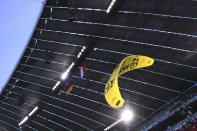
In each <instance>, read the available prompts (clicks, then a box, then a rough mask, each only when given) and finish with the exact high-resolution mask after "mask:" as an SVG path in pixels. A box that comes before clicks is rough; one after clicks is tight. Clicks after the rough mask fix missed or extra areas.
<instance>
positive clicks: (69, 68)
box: [61, 62, 75, 80]
mask: <svg viewBox="0 0 197 131" xmlns="http://www.w3.org/2000/svg"><path fill="white" fill-rule="evenodd" d="M74 65H75V63H74V62H72V64H71V65H70V66H69V67H68V69H67V70H66V71H65V72H64V73H63V74H62V76H61V78H62V80H64V79H66V77H67V76H68V73H69V72H70V70H71V69H72V68H73V66H74Z"/></svg>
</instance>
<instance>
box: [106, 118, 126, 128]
mask: <svg viewBox="0 0 197 131" xmlns="http://www.w3.org/2000/svg"><path fill="white" fill-rule="evenodd" d="M121 121H122V119H119V120H117V121H116V122H114V123H113V124H111V125H110V126H108V127H107V128H105V129H104V131H107V130H109V129H111V128H112V127H114V126H115V125H117V124H118V123H120V122H121Z"/></svg>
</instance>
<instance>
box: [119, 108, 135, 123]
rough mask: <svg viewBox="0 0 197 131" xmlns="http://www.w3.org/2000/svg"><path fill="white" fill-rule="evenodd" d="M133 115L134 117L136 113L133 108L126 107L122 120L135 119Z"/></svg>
mask: <svg viewBox="0 0 197 131" xmlns="http://www.w3.org/2000/svg"><path fill="white" fill-rule="evenodd" d="M133 117H134V113H133V111H132V110H129V109H125V110H124V111H123V112H122V114H121V120H123V121H125V122H129V121H130V120H132V119H133Z"/></svg>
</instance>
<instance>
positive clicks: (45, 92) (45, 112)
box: [0, 0, 197, 131]
mask: <svg viewBox="0 0 197 131" xmlns="http://www.w3.org/2000/svg"><path fill="white" fill-rule="evenodd" d="M110 2H111V1H106V0H94V1H93V0H83V1H79V0H72V1H71V0H70V1H63V0H62V1H61V0H49V1H47V2H46V5H45V7H44V10H43V13H42V15H41V17H40V20H39V22H38V24H37V27H36V29H35V32H34V34H33V36H32V39H31V41H30V42H29V45H28V47H27V49H26V51H25V53H24V55H23V57H22V58H21V61H20V63H19V64H18V67H17V68H16V70H15V72H14V74H13V76H12V77H11V78H10V81H9V83H8V84H7V86H6V88H5V89H4V92H3V96H4V98H3V99H2V100H1V105H0V116H1V117H0V123H1V124H0V128H2V129H8V130H11V129H12V130H13V129H15V130H16V129H17V130H19V126H18V124H19V123H20V121H21V120H22V119H23V118H24V117H25V116H27V115H28V114H29V113H30V112H31V111H32V110H33V109H34V108H35V107H36V106H38V107H39V108H41V110H40V111H39V113H38V114H36V115H35V116H34V117H32V118H31V120H29V121H28V123H27V126H25V127H23V128H24V129H28V130H34V129H35V130H38V129H39V130H46V129H48V130H77V129H80V130H101V129H104V128H106V127H107V126H109V125H111V124H112V123H114V122H115V121H117V120H118V119H119V118H120V112H121V109H114V108H112V107H110V106H109V105H108V104H107V102H106V100H105V97H104V87H105V84H106V82H107V80H108V78H109V76H110V74H111V73H112V72H113V70H114V69H115V67H116V66H117V65H118V64H119V63H120V62H121V60H122V59H123V58H124V57H126V56H129V55H134V54H136V55H145V56H149V57H151V58H153V59H154V60H155V63H154V65H153V66H150V67H147V68H143V69H138V70H134V71H130V72H128V73H126V74H124V75H123V76H121V77H119V87H120V92H121V94H122V96H123V98H125V100H126V104H127V105H129V107H130V108H131V109H132V110H133V111H134V112H135V118H134V119H133V121H131V123H129V125H127V126H126V125H125V124H123V123H122V124H119V125H117V126H116V128H115V129H116V130H120V131H122V130H123V129H125V130H126V129H131V128H133V127H134V128H135V125H136V124H139V123H141V122H143V121H144V120H146V119H147V118H148V117H151V116H152V115H154V113H155V112H156V111H159V110H160V109H161V107H164V106H165V105H167V104H168V103H169V102H171V101H173V100H174V99H176V98H177V97H178V96H180V95H181V94H183V93H185V91H186V90H188V89H190V87H191V86H192V85H194V84H195V83H196V81H197V77H195V75H196V74H197V63H196V59H197V55H196V53H197V52H196V50H197V45H196V39H197V35H196V28H197V26H196V25H197V22H196V21H197V10H196V6H197V2H195V1H185V0H173V1H172V0H165V1H155V0H149V1H145V0H124V1H123V2H122V3H121V6H120V8H119V10H118V11H117V12H115V13H114V14H113V15H106V13H105V12H106V9H107V8H108V6H109V4H110ZM83 46H85V47H86V48H87V51H86V53H85V55H83V59H80V60H79V59H78V58H77V55H78V53H79V52H80V51H81V49H82V48H83ZM72 62H75V63H77V64H76V65H75V68H74V69H73V71H72V72H71V74H70V75H69V77H68V79H67V80H66V81H64V82H63V85H64V86H63V87H62V88H61V94H59V95H58V94H57V93H54V92H52V88H53V87H54V85H55V84H56V83H57V82H58V81H59V80H60V79H61V74H62V73H63V72H64V71H65V70H66V69H68V67H69V66H70V65H71V64H72ZM83 65H85V67H86V75H85V77H83V79H82V80H80V81H79V80H78V71H79V67H81V66H83ZM69 83H72V85H73V90H72V91H71V92H70V93H69V95H65V91H66V87H67V86H68V84H69ZM21 98H22V99H23V100H24V101H25V103H24V104H18V101H19V100H21ZM19 103H20V102H19Z"/></svg>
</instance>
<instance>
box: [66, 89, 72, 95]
mask: <svg viewBox="0 0 197 131" xmlns="http://www.w3.org/2000/svg"><path fill="white" fill-rule="evenodd" d="M72 89H73V88H72V87H71V88H70V89H68V91H67V92H66V95H68V94H69V93H70V92H71V91H72Z"/></svg>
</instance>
